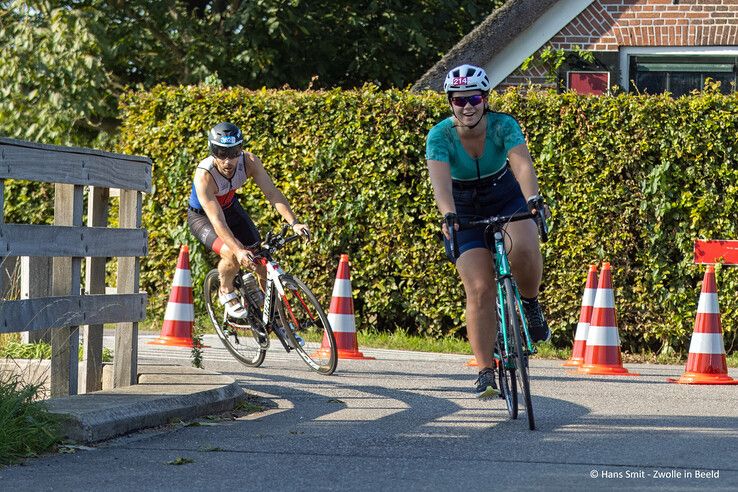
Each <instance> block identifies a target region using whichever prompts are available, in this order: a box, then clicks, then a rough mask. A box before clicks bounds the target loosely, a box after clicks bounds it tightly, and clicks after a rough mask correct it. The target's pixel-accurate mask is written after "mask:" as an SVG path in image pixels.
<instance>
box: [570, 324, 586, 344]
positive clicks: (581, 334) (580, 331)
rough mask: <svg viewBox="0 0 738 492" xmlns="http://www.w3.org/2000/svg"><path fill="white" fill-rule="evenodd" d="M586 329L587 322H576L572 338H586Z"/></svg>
mask: <svg viewBox="0 0 738 492" xmlns="http://www.w3.org/2000/svg"><path fill="white" fill-rule="evenodd" d="M588 331H589V323H577V332H576V334H574V340H587V332H588Z"/></svg>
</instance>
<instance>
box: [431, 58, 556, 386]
mask: <svg viewBox="0 0 738 492" xmlns="http://www.w3.org/2000/svg"><path fill="white" fill-rule="evenodd" d="M443 88H444V91H445V92H446V94H447V96H448V102H449V105H450V107H451V112H452V113H453V116H451V117H449V118H446V119H444V120H443V121H441V122H440V123H438V124H437V125H436V126H434V127H433V128H431V130H430V131H429V132H428V137H427V140H426V160H427V164H428V171H429V173H430V179H431V183H432V185H433V193H434V196H435V200H436V205H437V206H438V209H439V211H440V212H441V215H443V216H444V224H443V226H442V230H443V235H444V236H445V240H444V243H445V247H446V255H447V256H448V258H449V259H450V260H451V261H452V262H454V263H455V265H456V270H457V271H458V272H459V275H460V276H461V281H462V282H463V284H464V291H465V293H466V322H467V334H468V337H469V343H470V344H471V348H472V351H473V352H474V356H475V357H476V360H477V363H478V364H479V367H480V369H481V370H480V371H479V377H478V378H477V380H476V382H475V384H476V393H477V397H479V398H487V397H491V396H494V395H496V394H499V391H498V389H497V383H496V381H495V373H494V359H493V355H492V353H491V350H490V347H492V346H493V343H494V340H495V339H496V337H497V322H496V318H497V313H496V309H495V298H496V295H497V294H496V286H495V282H494V275H493V271H492V267H493V264H492V256H491V255H490V252H489V249H488V247H487V245H486V244H485V240H484V237H483V232H484V231H483V229H474V230H462V231H458V232H457V238H458V244H459V257H458V258H454V256H453V252H452V250H451V244H450V236H449V231H448V226H447V225H446V224H447V223H452V224H454V228H455V229H457V228H458V223H457V222H456V221H457V217H458V216H459V215H461V216H478V217H489V216H493V215H509V214H513V213H516V212H521V211H524V210H531V211H533V210H536V209H538V208H540V207H541V206H542V205H543V200H542V199H541V197H540V195H539V189H538V179H537V176H536V172H535V169H533V161H532V159H531V156H530V153H529V152H528V147H527V145H526V143H525V137H524V136H523V132H522V131H521V129H520V125H518V122H517V121H516V120H515V118H514V117H512V116H511V115H509V114H505V113H498V112H494V111H490V110H489V107H488V103H487V96H488V94H489V90H490V82H489V78H488V77H487V74H486V73H485V71H484V70H483V69H481V68H479V67H476V66H473V65H461V66H459V67H456V68H454V69H453V70H451V71H450V72H449V73H448V75H447V76H446V80H445V82H444V84H443ZM505 230H506V233H507V234H506V242H507V243H508V244H507V246H508V249H510V248H511V249H510V255H509V258H510V266H511V268H512V271H513V275H514V276H515V279H516V281H517V283H518V288H519V289H520V294H521V297H522V298H523V307H524V311H525V315H526V319H527V320H528V325H529V328H530V333H531V338H532V339H533V341H541V340H547V339H548V338H549V337H550V332H549V330H548V325H547V324H546V321H545V319H544V317H543V313H542V311H541V306H540V305H539V303H538V289H539V287H540V283H541V277H542V274H543V258H542V256H541V251H540V246H539V243H538V230H537V227H536V224H535V222H534V221H533V220H524V221H520V222H512V223H510V224H508V225H507V226H506V227H505Z"/></svg>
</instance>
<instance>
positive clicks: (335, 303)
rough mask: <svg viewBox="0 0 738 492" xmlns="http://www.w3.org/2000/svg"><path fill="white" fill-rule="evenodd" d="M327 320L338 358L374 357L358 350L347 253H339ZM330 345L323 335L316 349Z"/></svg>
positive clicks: (322, 348)
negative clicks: (334, 338)
mask: <svg viewBox="0 0 738 492" xmlns="http://www.w3.org/2000/svg"><path fill="white" fill-rule="evenodd" d="M328 322H329V323H330V324H331V328H332V329H333V334H334V335H335V337H336V348H337V349H338V358H339V359H374V357H366V356H364V354H362V353H361V352H359V343H358V341H357V340H356V320H355V319H354V299H353V296H352V294H351V274H350V273H349V259H348V255H345V254H344V255H341V260H340V261H339V262H338V272H336V283H335V284H334V285H333V297H332V298H331V307H330V308H329V310H328ZM328 347H330V345H329V344H328V340H326V338H325V336H324V337H323V343H322V345H321V346H320V349H318V352H320V351H321V350H324V349H327V348H328Z"/></svg>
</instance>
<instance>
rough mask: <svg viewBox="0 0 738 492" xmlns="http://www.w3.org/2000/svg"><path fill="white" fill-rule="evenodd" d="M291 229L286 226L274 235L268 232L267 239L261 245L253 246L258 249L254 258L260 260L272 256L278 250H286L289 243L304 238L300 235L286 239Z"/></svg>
mask: <svg viewBox="0 0 738 492" xmlns="http://www.w3.org/2000/svg"><path fill="white" fill-rule="evenodd" d="M289 228H290V226H289V225H287V224H285V225H284V226H282V230H281V231H279V232H277V233H273V232H272V231H269V232H267V235H266V239H264V241H262V242H261V244H259V243H257V244H254V245H252V247H258V249H257V250H255V251H254V252H253V254H254V257H255V258H258V257H264V256H267V255H270V254H271V253H274V252H275V251H277V250H278V249H282V248H284V247H285V245H287V243H291V242H292V241H294V240H296V239H300V238H301V237H302V235H300V234H294V235H292V236H288V237H284V235H285V234H286V233H287V230H288V229H289Z"/></svg>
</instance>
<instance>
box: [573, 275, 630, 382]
mask: <svg viewBox="0 0 738 492" xmlns="http://www.w3.org/2000/svg"><path fill="white" fill-rule="evenodd" d="M577 372H579V373H582V374H600V375H607V376H638V374H634V373H631V372H628V370H627V369H626V368H624V367H623V360H622V358H621V356H620V335H618V325H617V320H616V315H615V297H614V295H613V292H612V278H611V275H610V264H609V263H603V264H602V271H601V272H600V281H599V284H598V285H597V293H596V294H595V300H594V309H593V311H592V320H591V321H590V324H589V328H588V330H587V346H586V348H585V350H584V361H583V362H582V365H581V366H580V367H579V369H577Z"/></svg>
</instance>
